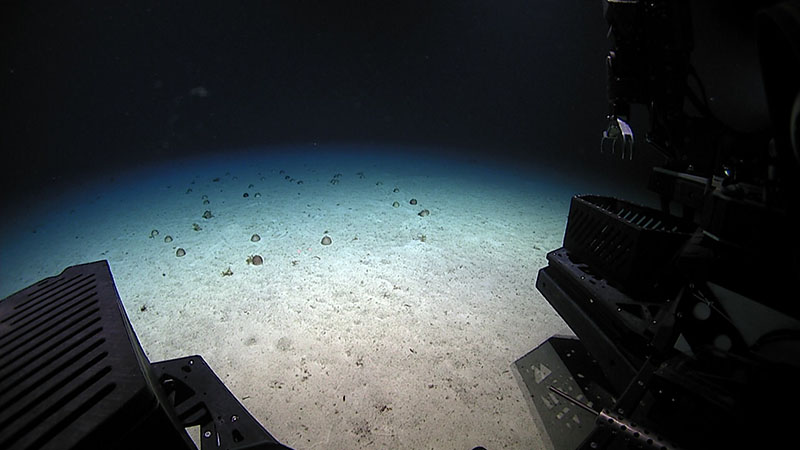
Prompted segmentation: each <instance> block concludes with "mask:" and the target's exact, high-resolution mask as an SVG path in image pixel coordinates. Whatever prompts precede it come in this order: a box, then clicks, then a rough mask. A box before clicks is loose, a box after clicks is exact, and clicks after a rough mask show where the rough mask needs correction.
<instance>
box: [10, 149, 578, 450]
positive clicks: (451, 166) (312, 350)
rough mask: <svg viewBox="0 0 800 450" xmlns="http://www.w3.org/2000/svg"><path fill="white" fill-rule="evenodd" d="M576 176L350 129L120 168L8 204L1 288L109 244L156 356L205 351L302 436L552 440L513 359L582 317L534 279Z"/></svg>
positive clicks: (293, 435) (277, 422)
mask: <svg viewBox="0 0 800 450" xmlns="http://www.w3.org/2000/svg"><path fill="white" fill-rule="evenodd" d="M337 174H341V175H337ZM564 176H565V174H563V173H556V172H553V171H549V170H547V169H545V168H541V169H537V168H522V167H510V166H508V167H505V166H502V165H497V164H488V163H486V162H485V161H476V160H463V161H459V160H452V159H442V160H438V159H435V158H434V157H430V156H426V155H425V151H424V150H423V151H421V152H420V153H414V154H411V153H405V152H402V151H400V152H396V153H391V152H389V153H381V154H379V155H373V156H370V154H369V153H360V152H349V151H347V149H346V148H344V149H339V150H337V151H335V152H330V151H328V152H327V153H323V152H319V151H318V152H310V153H305V152H304V151H301V150H298V149H293V151H291V152H289V151H287V152H286V153H280V152H275V151H274V150H273V151H271V152H268V153H266V154H265V155H264V156H260V155H259V154H258V153H257V152H255V153H242V154H231V155H227V156H222V157H220V158H218V159H212V158H204V159H197V160H181V161H173V162H168V163H164V164H162V165H160V166H153V167H149V168H139V169H136V170H134V171H130V172H126V173H118V174H104V175H103V176H100V177H98V178H97V179H95V180H87V181H85V182H83V183H81V184H80V185H75V186H73V187H72V188H70V189H68V190H63V191H61V192H52V193H48V194H42V195H40V198H39V199H37V201H35V202H33V203H28V204H25V205H24V207H21V208H17V209H15V210H13V211H7V212H6V214H5V219H6V220H5V221H4V223H3V224H2V232H0V244H1V245H0V297H6V296H7V295H9V294H11V293H13V292H15V291H17V290H19V289H22V288H24V287H26V286H28V285H30V284H32V283H34V282H36V281H38V280H40V279H42V278H45V277H48V276H52V275H56V274H58V273H60V272H61V271H62V270H63V269H64V268H65V267H67V266H70V265H74V264H79V263H85V262H91V261H96V260H100V259H107V260H108V261H109V263H110V267H111V270H112V273H113V275H114V279H115V281H116V285H117V289H118V291H119V294H120V296H121V299H122V301H123V303H124V305H125V308H126V310H127V313H128V316H129V318H130V321H131V323H132V324H133V327H134V329H135V331H136V333H137V334H138V337H139V340H140V342H141V344H142V346H143V348H144V350H145V352H146V354H147V356H148V357H149V358H150V360H151V361H160V360H164V359H171V358H177V357H182V356H187V355H192V354H200V355H202V356H203V357H204V358H205V359H206V361H207V362H208V363H209V364H210V365H211V367H212V368H213V369H214V370H215V371H216V373H217V374H218V376H219V377H220V378H221V379H222V380H223V382H224V383H225V384H226V385H227V387H228V388H229V389H230V390H231V391H232V392H233V393H234V394H235V395H236V396H237V397H238V398H239V399H240V400H241V401H242V402H243V404H244V405H245V406H246V407H247V408H248V410H249V411H250V412H251V413H252V414H253V415H254V416H255V417H256V418H257V419H258V420H259V421H261V423H262V424H263V425H264V426H265V427H266V428H267V429H268V430H269V431H270V432H271V433H272V434H273V435H274V436H275V437H276V438H277V439H278V440H280V441H281V442H282V443H284V444H286V445H288V446H291V447H293V448H296V449H313V448H335V449H360V448H415V449H424V448H436V449H471V448H473V447H475V446H479V445H481V446H484V447H486V448H487V449H489V450H492V449H501V448H511V449H535V448H541V446H542V440H541V436H540V431H539V430H537V428H536V426H535V425H534V421H533V418H532V416H531V413H530V411H529V410H528V407H527V404H526V402H525V398H524V395H525V394H524V393H523V392H522V391H521V389H520V387H519V386H518V384H517V382H516V381H515V378H514V375H513V373H512V371H513V370H514V369H513V367H512V364H513V362H514V361H515V360H516V359H518V358H520V357H521V356H523V355H525V354H526V353H527V352H528V351H530V350H532V349H533V348H535V347H536V346H537V345H539V344H540V343H542V342H543V341H544V340H545V339H547V338H548V337H550V336H551V335H554V334H570V333H571V332H570V330H569V328H568V327H567V326H566V324H565V323H564V321H563V320H562V319H561V318H560V317H559V316H558V315H557V314H556V313H555V312H554V310H553V309H552V307H551V306H550V305H549V304H548V303H547V301H546V300H545V299H544V298H543V297H542V295H541V294H540V293H539V292H538V291H537V290H536V289H535V287H534V285H535V280H536V275H537V271H538V270H539V269H540V268H542V267H544V266H545V265H546V259H545V255H546V253H547V252H548V251H549V250H553V249H555V248H558V247H560V246H561V242H562V238H563V232H564V229H565V225H566V218H567V212H568V208H569V201H570V198H571V197H572V196H573V195H575V194H577V193H584V192H583V191H586V190H588V189H589V188H588V187H587V185H585V184H581V183H579V182H577V181H576V180H571V179H570V178H569V177H568V174H567V177H566V178H564ZM286 177H289V178H290V179H289V180H287V179H286ZM334 179H335V180H338V182H336V183H332V182H331V180H334ZM298 181H302V183H301V184H298ZM395 188H396V189H397V192H394V190H395ZM244 193H248V196H247V197H244ZM257 193H258V194H260V196H259V195H257ZM203 196H207V198H208V200H209V204H208V205H204V204H203V199H204V197H203ZM412 198H414V199H416V200H417V204H416V205H411V204H410V203H409V202H410V200H411V199H412ZM395 201H397V202H398V203H399V207H393V206H392V204H393V202H395ZM423 209H427V210H429V211H430V215H428V216H426V217H421V216H420V215H418V213H419V212H420V211H421V210H423ZM206 210H209V211H211V213H212V214H213V217H212V218H210V219H205V218H203V217H202V216H203V213H204V211H206ZM193 224H197V225H199V226H200V227H201V228H202V229H201V230H200V231H195V230H194V229H193V226H192V225H193ZM152 230H158V235H157V236H155V237H153V238H151V237H150V235H151V232H152ZM256 233H257V234H259V235H260V236H261V240H260V241H258V242H251V236H252V235H253V234H256ZM167 235H170V236H171V237H172V238H173V240H172V242H169V243H167V242H165V241H164V238H165V236H167ZM326 235H327V236H329V237H330V238H331V239H332V243H331V244H330V245H322V244H321V239H322V238H323V237H324V236H326ZM179 247H180V248H183V249H185V251H186V255H185V256H183V257H176V249H177V248H179ZM250 255H261V256H262V257H263V260H264V263H263V264H262V265H260V266H254V265H250V264H248V262H247V257H248V256H250ZM228 268H230V270H231V271H232V272H233V274H232V275H230V276H223V275H222V273H223V271H225V270H226V269H228Z"/></svg>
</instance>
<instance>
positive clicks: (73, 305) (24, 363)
mask: <svg viewBox="0 0 800 450" xmlns="http://www.w3.org/2000/svg"><path fill="white" fill-rule="evenodd" d="M147 370H149V363H148V362H147V360H146V358H145V357H144V354H143V352H142V350H141V347H140V346H139V343H138V341H137V340H136V338H135V335H133V332H132V330H131V328H130V323H129V322H128V319H127V316H126V315H125V312H124V310H123V308H122V305H121V303H120V301H119V295H118V294H117V291H116V288H115V287H114V282H113V279H112V277H111V272H110V270H109V267H108V263H107V262H106V261H99V262H95V263H90V264H84V265H79V266H73V267H70V268H68V269H66V270H64V272H62V273H61V275H58V276H55V277H51V278H47V279H45V280H42V281H41V282H39V283H36V284H34V285H32V286H30V287H29V288H27V289H24V290H22V291H20V292H17V293H16V294H13V295H11V296H9V297H7V298H6V299H4V300H2V301H0V448H2V449H28V448H72V447H74V446H76V445H79V444H80V443H82V442H86V441H87V440H90V439H93V438H92V436H93V435H95V437H94V438H96V433H99V432H100V433H101V432H102V430H103V428H104V426H107V425H109V424H111V423H112V422H114V421H120V420H125V417H135V414H136V413H142V412H145V411H147V410H149V409H152V407H153V406H154V404H155V397H154V395H153V394H152V392H151V391H150V389H148V386H147V381H146V378H145V375H146V371H147ZM86 423H90V424H92V426H89V427H87V426H86V425H85V424H86Z"/></svg>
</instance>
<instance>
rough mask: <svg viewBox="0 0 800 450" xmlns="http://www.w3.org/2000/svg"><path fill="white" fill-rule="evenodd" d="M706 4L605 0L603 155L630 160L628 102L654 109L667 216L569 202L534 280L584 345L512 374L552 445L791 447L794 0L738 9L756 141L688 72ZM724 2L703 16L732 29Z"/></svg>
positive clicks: (527, 361) (798, 328)
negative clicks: (750, 55) (756, 116)
mask: <svg viewBox="0 0 800 450" xmlns="http://www.w3.org/2000/svg"><path fill="white" fill-rule="evenodd" d="M709 4H711V3H708V2H705V3H704V2H698V3H692V2H690V1H689V0H672V1H670V0H647V1H638V0H606V1H605V2H604V13H605V17H606V20H607V21H608V23H609V25H610V29H609V37H611V38H612V39H613V48H612V50H611V51H610V52H609V55H608V58H607V69H608V100H609V113H608V121H609V124H608V128H607V130H605V132H604V133H603V138H602V141H601V151H602V152H604V153H611V154H614V155H620V156H621V157H622V158H623V159H632V158H633V149H634V146H635V144H638V142H637V143H634V138H633V131H632V130H633V128H634V127H633V126H632V125H630V124H631V105H634V104H637V105H643V106H644V108H645V109H646V111H647V116H649V126H648V131H647V133H646V139H645V142H646V143H647V144H648V145H649V146H650V147H652V148H654V149H655V150H657V151H658V152H659V153H660V154H661V155H662V156H663V157H664V160H665V161H666V162H665V164H664V165H663V166H659V167H654V168H653V169H652V172H651V176H650V181H649V185H648V188H649V189H650V190H651V191H653V192H654V193H656V194H657V195H658V197H659V200H660V208H659V209H653V208H648V207H645V206H641V205H637V204H633V203H630V202H627V201H624V200H621V199H616V198H609V197H601V196H594V195H584V196H576V197H575V198H573V200H572V204H571V206H570V212H569V218H568V224H567V229H566V232H565V236H564V246H563V247H562V248H559V249H557V250H554V251H552V252H550V253H549V254H548V266H547V267H545V268H544V269H542V270H541V271H540V272H539V276H538V279H537V283H536V285H537V289H539V290H540V291H541V292H542V294H543V295H544V296H545V298H546V299H547V300H548V302H549V303H550V304H551V305H552V306H553V307H554V308H555V309H556V311H557V312H558V313H559V314H560V315H561V316H562V317H563V318H564V320H565V321H566V322H567V323H568V324H569V326H570V328H571V329H572V330H573V331H574V332H575V335H576V337H577V338H576V337H561V336H555V337H552V338H551V339H549V340H548V341H547V342H546V343H544V344H543V345H541V346H539V347H538V348H536V349H534V350H533V351H531V352H530V353H529V354H527V355H525V356H524V357H523V358H520V360H518V361H517V362H516V367H517V372H518V379H519V381H520V383H521V386H522V387H523V389H524V390H527V391H528V392H530V396H529V401H530V406H531V408H532V411H533V412H534V417H535V418H536V419H537V420H538V421H539V424H540V425H541V427H540V428H542V427H543V428H544V429H545V430H547V435H548V437H549V440H550V442H549V445H550V447H551V448H555V449H576V448H577V449H581V450H584V449H586V450H588V449H600V448H607V449H632V448H649V449H672V448H688V449H711V448H748V447H751V448H788V447H789V446H795V447H796V446H797V444H796V443H794V444H793V441H794V440H796V438H794V436H793V434H794V433H793V432H792V427H793V426H796V423H795V422H796V420H795V419H796V415H792V414H790V413H788V412H786V411H788V410H789V408H790V407H791V405H795V404H797V402H798V401H799V400H800V395H799V394H798V390H797V389H796V388H794V387H793V385H794V383H796V380H798V379H800V302H798V298H797V294H796V280H797V279H798V275H800V258H798V255H800V251H798V250H800V237H798V235H797V233H796V228H795V226H794V225H793V219H792V218H796V217H798V214H797V213H798V211H797V209H798V201H797V199H798V198H799V197H798V194H800V192H798V191H799V189H798V186H800V150H799V149H798V142H800V138H798V136H800V135H799V134H798V130H799V129H800V112H799V111H800V1H797V0H794V1H784V2H761V4H759V5H751V6H749V7H748V10H747V11H743V12H741V15H740V16H741V17H744V18H745V19H746V20H744V21H743V23H749V24H750V25H751V26H752V25H753V24H754V25H755V40H756V45H757V49H758V66H759V68H760V74H761V79H762V80H763V89H764V93H765V94H766V109H767V110H768V112H767V114H768V116H769V117H768V119H767V120H765V122H769V123H770V126H769V129H768V130H763V131H762V130H758V131H755V132H753V131H748V132H741V131H737V130H735V129H733V127H731V126H729V125H727V124H726V123H724V121H723V120H720V119H719V118H717V117H716V115H715V114H714V112H712V108H711V107H710V106H709V97H708V95H707V94H706V92H705V88H704V85H703V83H702V82H701V80H700V76H699V75H698V71H696V70H695V68H694V67H693V65H692V63H691V58H690V57H691V55H692V52H693V50H694V47H695V42H694V37H693V33H692V31H693V30H698V29H701V28H698V27H703V26H704V25H706V24H704V23H703V22H702V20H703V18H702V17H700V16H696V15H694V14H693V13H694V12H695V11H696V9H701V8H700V7H704V8H709ZM722 5H723V6H722V10H720V11H718V13H719V14H718V15H717V16H714V15H711V16H709V15H706V16H705V17H706V18H708V17H717V18H718V17H719V16H723V17H730V16H731V15H732V14H733V12H732V9H733V8H734V7H733V6H731V5H729V4H724V3H723V4H722ZM690 7H691V8H690ZM693 20H694V21H695V22H694V23H693ZM693 25H694V28H693ZM714 45H722V44H720V43H714ZM732 54H734V55H736V54H737V53H736V52H734V53H732ZM690 86H694V89H692V88H690Z"/></svg>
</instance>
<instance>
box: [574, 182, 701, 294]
mask: <svg viewBox="0 0 800 450" xmlns="http://www.w3.org/2000/svg"><path fill="white" fill-rule="evenodd" d="M693 230H694V225H693V224H692V223H690V222H688V221H685V220H682V219H679V218H677V217H674V216H671V215H669V214H666V213H664V212H662V211H659V210H656V209H652V208H648V207H646V206H641V205H637V204H634V203H631V202H628V201H625V200H620V199H616V198H613V197H604V196H598V195H578V196H575V197H573V198H572V202H571V204H570V210H569V218H568V220H567V229H566V232H565V234H564V248H566V249H567V251H568V252H569V254H570V258H572V259H573V260H575V261H576V262H580V263H584V264H586V265H588V266H589V267H591V270H592V271H594V272H596V273H597V274H598V275H600V276H602V277H604V278H606V279H608V280H610V281H612V282H615V283H617V284H620V285H623V286H626V287H627V288H629V289H632V290H646V289H649V288H650V287H652V286H653V284H654V283H656V282H657V281H658V279H657V278H658V274H659V273H660V272H661V270H662V269H663V268H664V267H665V266H666V265H668V264H669V263H670V261H671V260H672V258H673V256H674V255H675V253H676V252H677V251H678V250H679V249H680V247H681V245H682V244H683V243H684V242H685V241H686V240H687V239H688V238H689V237H690V235H691V233H692V232H693Z"/></svg>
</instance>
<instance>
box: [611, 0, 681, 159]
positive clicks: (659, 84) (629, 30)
mask: <svg viewBox="0 0 800 450" xmlns="http://www.w3.org/2000/svg"><path fill="white" fill-rule="evenodd" d="M604 13H605V17H606V21H607V22H608V24H609V31H608V33H609V36H610V37H611V38H612V39H613V46H612V49H611V50H610V51H609V53H608V56H607V58H606V65H607V70H608V104H609V111H608V127H607V129H606V131H605V132H604V133H603V139H602V142H601V152H604V153H605V152H609V153H612V154H619V155H620V156H621V157H622V158H623V159H624V158H628V159H633V144H634V137H633V131H632V128H631V126H630V125H629V121H630V114H631V105H632V104H642V105H645V106H646V107H647V109H648V111H649V114H650V131H649V133H648V134H647V141H648V142H649V143H650V144H651V145H653V146H654V147H655V148H656V149H658V150H659V151H660V152H661V153H662V154H664V155H665V156H666V157H667V158H669V159H671V160H676V159H680V158H681V156H682V155H681V152H682V150H681V148H682V146H683V145H682V144H683V142H684V135H685V128H686V123H685V122H686V117H685V115H684V114H683V104H684V99H685V97H686V95H687V89H686V80H687V77H688V75H689V70H690V66H689V55H690V53H691V51H692V30H691V20H690V15H689V7H688V0H677V1H670V0H650V1H646V2H645V1H638V0H605V1H604Z"/></svg>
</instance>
